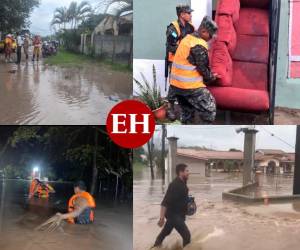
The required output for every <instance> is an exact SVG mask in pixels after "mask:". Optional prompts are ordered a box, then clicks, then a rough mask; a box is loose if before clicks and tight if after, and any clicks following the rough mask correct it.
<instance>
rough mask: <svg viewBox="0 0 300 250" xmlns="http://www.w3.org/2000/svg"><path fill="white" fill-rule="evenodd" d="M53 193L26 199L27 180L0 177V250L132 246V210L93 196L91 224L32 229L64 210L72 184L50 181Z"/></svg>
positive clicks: (127, 248)
mask: <svg viewBox="0 0 300 250" xmlns="http://www.w3.org/2000/svg"><path fill="white" fill-rule="evenodd" d="M50 184H51V186H53V187H54V189H55V190H56V193H55V194H54V195H52V196H50V198H49V199H48V200H47V199H30V200H28V191H29V185H30V181H25V180H5V181H0V195H1V197H0V198H1V199H0V201H1V203H0V232H1V233H0V249H1V250H28V249H31V250H41V249H51V250H61V249H73V250H81V249H88V250H99V249H106V250H116V249H124V250H131V249H132V241H131V240H129V241H128V239H131V238H132V210H131V208H129V207H128V206H127V205H118V206H115V204H111V203H109V202H105V201H101V202H100V201H99V200H97V207H96V212H95V222H94V223H93V224H91V225H84V226H83V225H70V224H66V223H65V224H64V225H63V227H62V228H61V230H58V231H55V232H53V233H44V232H39V231H34V230H33V229H34V228H35V227H36V226H38V225H39V224H41V223H42V222H44V221H45V220H46V219H48V218H49V217H50V216H52V215H53V214H55V213H56V212H58V211H60V212H65V210H66V208H67V200H68V199H69V198H70V196H71V195H72V194H73V184H72V183H69V182H59V183H58V182H50Z"/></svg>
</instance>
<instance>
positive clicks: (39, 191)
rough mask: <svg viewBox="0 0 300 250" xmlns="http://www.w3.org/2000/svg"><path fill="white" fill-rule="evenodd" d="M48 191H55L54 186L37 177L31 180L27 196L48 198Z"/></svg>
mask: <svg viewBox="0 0 300 250" xmlns="http://www.w3.org/2000/svg"><path fill="white" fill-rule="evenodd" d="M50 193H55V190H54V188H53V187H52V186H51V185H49V184H48V183H43V182H41V181H40V180H39V179H37V178H35V179H33V180H32V182H31V184H30V188H29V198H32V197H33V196H35V195H36V196H37V197H39V198H46V199H47V198H49V194H50Z"/></svg>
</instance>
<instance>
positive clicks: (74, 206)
mask: <svg viewBox="0 0 300 250" xmlns="http://www.w3.org/2000/svg"><path fill="white" fill-rule="evenodd" d="M74 193H75V194H74V195H73V196H72V197H71V198H70V199H69V202H68V213H66V214H61V213H57V215H59V216H60V219H61V220H63V219H66V220H67V221H68V222H69V223H71V224H90V223H93V221H94V208H95V207H96V202H95V200H94V198H93V196H92V195H91V194H90V193H88V192H86V186H85V183H84V182H83V181H78V182H76V183H75V184H74Z"/></svg>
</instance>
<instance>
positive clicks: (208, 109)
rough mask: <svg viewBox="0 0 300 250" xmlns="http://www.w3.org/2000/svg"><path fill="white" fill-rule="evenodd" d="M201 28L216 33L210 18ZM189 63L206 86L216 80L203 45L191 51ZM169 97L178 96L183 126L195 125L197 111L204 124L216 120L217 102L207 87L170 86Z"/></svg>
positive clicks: (206, 19) (203, 22) (197, 34)
mask: <svg viewBox="0 0 300 250" xmlns="http://www.w3.org/2000/svg"><path fill="white" fill-rule="evenodd" d="M201 26H203V27H204V28H206V29H207V30H208V31H210V32H211V35H212V36H213V34H214V33H215V32H216V29H217V27H216V26H215V23H214V22H213V21H211V20H210V19H209V18H208V17H205V18H204V19H203V21H202V23H201ZM201 26H200V27H201ZM192 35H193V36H196V37H199V33H198V32H195V33H193V34H192ZM187 59H188V61H189V62H190V63H191V64H193V65H195V66H196V68H197V70H198V71H199V72H200V73H201V75H202V77H203V81H204V83H205V84H209V83H210V82H213V81H215V80H216V77H215V76H214V75H213V74H212V72H211V70H210V67H209V56H208V51H207V49H206V48H205V47H203V46H201V45H196V46H195V47H192V48H191V49H190V55H189V57H188V58H187ZM169 95H171V96H176V99H177V100H178V103H179V105H180V107H181V109H182V115H181V122H182V123H183V124H187V123H193V120H194V115H195V111H198V113H199V115H200V118H201V119H202V120H203V121H204V123H211V122H213V121H214V120H215V118H216V102H215V98H214V97H213V96H212V94H211V93H210V92H209V90H208V89H207V88H205V87H203V88H197V89H180V88H177V87H175V86H172V85H171V86H170V89H169Z"/></svg>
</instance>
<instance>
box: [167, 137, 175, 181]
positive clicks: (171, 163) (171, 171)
mask: <svg viewBox="0 0 300 250" xmlns="http://www.w3.org/2000/svg"><path fill="white" fill-rule="evenodd" d="M167 139H168V140H169V152H168V182H169V183H170V182H171V181H172V180H173V179H174V178H175V177H176V159H177V140H178V138H177V137H175V136H171V137H168V138H167Z"/></svg>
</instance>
